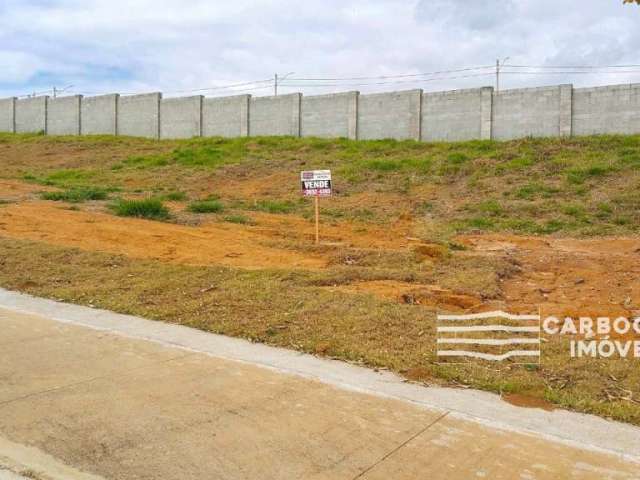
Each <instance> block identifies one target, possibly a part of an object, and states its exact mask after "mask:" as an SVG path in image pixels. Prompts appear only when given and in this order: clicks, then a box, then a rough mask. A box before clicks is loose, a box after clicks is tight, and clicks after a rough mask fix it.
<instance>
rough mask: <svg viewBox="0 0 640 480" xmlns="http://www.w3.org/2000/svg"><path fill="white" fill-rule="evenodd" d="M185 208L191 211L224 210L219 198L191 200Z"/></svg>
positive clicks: (208, 211) (218, 211)
mask: <svg viewBox="0 0 640 480" xmlns="http://www.w3.org/2000/svg"><path fill="white" fill-rule="evenodd" d="M187 210H189V211H190V212H192V213H220V212H222V211H223V210H224V205H223V204H222V202H220V201H219V200H200V201H197V202H191V203H190V204H189V206H188V207H187Z"/></svg>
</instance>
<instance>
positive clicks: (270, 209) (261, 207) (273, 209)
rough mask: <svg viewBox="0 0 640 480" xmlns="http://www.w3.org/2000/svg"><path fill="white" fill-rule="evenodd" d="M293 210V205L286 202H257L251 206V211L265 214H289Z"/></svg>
mask: <svg viewBox="0 0 640 480" xmlns="http://www.w3.org/2000/svg"><path fill="white" fill-rule="evenodd" d="M294 208H295V204H294V203H293V202H290V201H286V200H285V201H281V200H258V201H257V202H255V203H254V204H253V205H252V206H251V210H258V211H260V212H267V213H290V212H291V211H293V209H294Z"/></svg>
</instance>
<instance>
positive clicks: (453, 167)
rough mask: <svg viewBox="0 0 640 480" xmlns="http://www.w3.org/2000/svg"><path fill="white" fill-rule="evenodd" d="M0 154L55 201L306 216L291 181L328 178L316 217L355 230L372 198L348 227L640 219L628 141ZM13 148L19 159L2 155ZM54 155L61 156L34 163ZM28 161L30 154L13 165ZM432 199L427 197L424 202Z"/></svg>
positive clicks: (535, 229) (306, 144) (140, 145)
mask: <svg viewBox="0 0 640 480" xmlns="http://www.w3.org/2000/svg"><path fill="white" fill-rule="evenodd" d="M0 142H2V143H3V145H5V148H9V149H10V150H9V151H8V152H7V155H5V157H6V158H12V161H11V162H2V160H0V164H1V165H0V166H1V167H2V170H1V171H2V172H3V174H2V175H3V176H4V177H8V178H23V179H26V180H29V181H31V182H37V183H40V184H45V185H52V186H56V187H60V188H63V189H69V188H74V187H97V188H104V186H105V185H108V186H110V187H116V188H120V189H121V190H122V191H123V193H124V194H126V193H148V194H150V195H152V196H156V195H158V192H159V191H160V192H161V191H166V192H169V193H167V194H165V195H164V196H160V197H159V198H161V199H162V200H169V201H183V200H185V199H186V198H189V197H191V198H202V197H203V193H204V192H206V189H208V188H210V187H214V188H216V191H219V192H220V195H221V197H220V200H221V201H222V202H223V203H224V204H225V205H238V206H239V208H241V209H248V210H255V211H263V212H268V213H277V214H296V215H302V216H308V215H309V214H310V213H309V209H308V208H307V206H305V205H302V204H299V203H297V202H296V201H294V200H292V196H293V195H294V194H295V193H297V189H298V186H297V180H296V176H297V173H298V172H299V171H300V170H305V169H313V168H330V169H332V171H333V176H334V188H335V190H336V195H335V196H334V197H332V199H331V200H330V203H329V204H327V205H326V208H327V211H328V212H329V211H330V212H331V216H332V218H336V219H337V218H341V219H343V220H350V219H355V218H354V217H353V215H351V212H354V211H355V209H354V203H353V202H352V201H350V198H353V197H356V196H361V195H366V194H371V195H375V196H376V201H375V202H374V204H373V205H372V204H371V202H365V203H364V204H362V205H357V208H358V209H360V210H362V212H367V215H358V216H359V217H361V218H362V221H364V222H375V223H381V222H382V223H384V222H388V223H392V222H393V221H394V220H395V219H396V218H398V217H399V216H400V215H403V214H405V213H406V212H407V211H412V212H417V210H418V209H417V208H416V205H419V204H420V203H424V202H428V203H430V204H432V206H433V207H432V208H431V209H430V210H429V212H427V213H428V215H429V217H430V219H431V223H432V225H431V229H432V231H433V232H434V235H438V236H440V237H442V238H444V237H446V235H451V234H455V233H456V232H464V231H477V230H483V231H509V232H514V233H527V234H540V235H544V234H548V233H549V232H552V233H555V234H562V235H572V236H593V235H620V234H633V233H637V232H639V231H640V214H638V213H637V211H634V210H629V209H628V208H622V207H621V206H620V207H617V206H616V205H622V204H623V203H624V200H623V199H622V197H624V196H625V195H626V192H633V191H637V189H638V186H639V185H640V136H639V135H635V136H615V135H602V136H594V137H579V138H570V139H536V138H533V139H521V140H513V141H508V142H496V141H486V140H484V141H469V142H459V143H448V142H438V143H420V142H415V141H411V140H407V141H396V140H371V141H353V140H346V139H338V140H327V139H316V138H293V137H252V138H236V139H223V138H200V139H190V140H176V141H161V142H151V141H147V140H143V139H131V138H125V137H47V136H38V135H5V134H3V135H0ZM14 146H15V148H18V147H19V148H20V150H15V151H13V150H11V149H13V147H14ZM64 148H69V149H71V155H65V156H61V157H60V158H57V157H55V158H54V157H49V156H48V154H45V153H46V152H47V151H52V149H53V151H55V149H64ZM29 149H33V151H34V153H32V154H31V156H29V157H25V158H24V160H21V159H20V155H26V153H24V152H26V151H28V150H29ZM78 151H80V152H82V153H77V152H78ZM39 152H42V155H40V153H39ZM16 155H17V157H16ZM52 158H54V160H52ZM285 174H286V175H287V178H288V180H286V183H283V181H282V180H280V179H279V180H277V181H276V183H275V184H273V185H271V186H270V187H269V188H268V189H265V191H264V192H262V193H260V194H259V195H254V194H252V193H251V192H234V191H231V190H230V189H229V188H225V186H226V182H225V180H231V181H233V180H234V179H235V180H238V181H240V180H241V179H252V180H254V181H256V182H258V181H260V180H264V182H265V185H268V184H269V182H271V181H272V180H271V176H272V175H280V176H281V177H278V178H283V176H284V175H285ZM223 179H224V180H223ZM274 189H275V190H274ZM436 190H437V192H438V193H437V195H432V194H431V193H429V192H434V191H436ZM284 192H287V195H283V193H284ZM183 194H184V196H183ZM425 194H426V196H425ZM487 199H492V200H495V201H496V202H498V203H499V204H500V206H501V208H502V212H501V213H500V215H498V214H497V212H490V213H487V212H480V211H478V210H477V209H470V208H468V205H478V204H481V203H482V202H484V201H486V200H487ZM575 203H579V204H581V205H582V206H583V207H584V214H583V215H581V216H579V217H576V216H575V215H571V214H566V213H564V209H563V206H564V205H568V204H575ZM601 203H607V204H609V205H612V206H613V207H612V209H613V212H612V213H611V214H608V215H605V214H603V212H602V211H601V210H600V209H599V208H598V205H599V204H601ZM454 227H455V228H454Z"/></svg>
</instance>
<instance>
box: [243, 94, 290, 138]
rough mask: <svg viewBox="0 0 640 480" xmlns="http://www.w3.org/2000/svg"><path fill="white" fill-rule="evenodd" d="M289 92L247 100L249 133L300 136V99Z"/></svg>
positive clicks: (255, 134) (252, 134)
mask: <svg viewBox="0 0 640 480" xmlns="http://www.w3.org/2000/svg"><path fill="white" fill-rule="evenodd" d="M301 97H302V94H300V93H291V94H288V95H279V96H277V97H255V98H251V100H250V101H249V112H250V113H249V135H251V136H252V137H255V136H260V135H291V136H294V137H299V136H300V99H301Z"/></svg>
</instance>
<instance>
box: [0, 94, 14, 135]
mask: <svg viewBox="0 0 640 480" xmlns="http://www.w3.org/2000/svg"><path fill="white" fill-rule="evenodd" d="M15 121H16V99H15V97H12V98H1V99H0V132H8V133H15V131H16V123H15Z"/></svg>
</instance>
